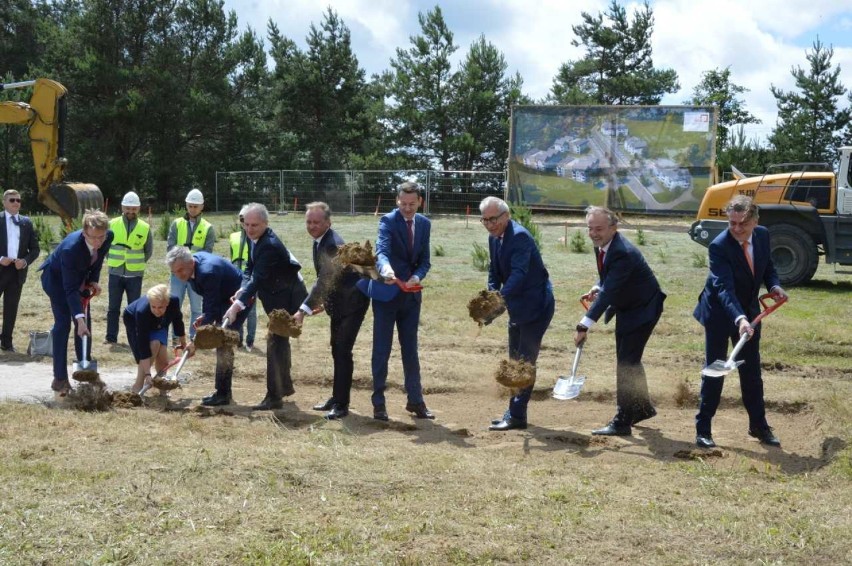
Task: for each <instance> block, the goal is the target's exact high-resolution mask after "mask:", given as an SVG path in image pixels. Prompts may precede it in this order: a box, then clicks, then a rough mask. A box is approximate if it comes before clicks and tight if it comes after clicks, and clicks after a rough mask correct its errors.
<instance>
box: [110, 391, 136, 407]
mask: <svg viewBox="0 0 852 566" xmlns="http://www.w3.org/2000/svg"><path fill="white" fill-rule="evenodd" d="M112 406H113V407H115V408H117V409H132V408H133V407H141V406H142V397H141V396H140V395H139V394H138V393H133V392H132V391H116V392H114V393H113V394H112Z"/></svg>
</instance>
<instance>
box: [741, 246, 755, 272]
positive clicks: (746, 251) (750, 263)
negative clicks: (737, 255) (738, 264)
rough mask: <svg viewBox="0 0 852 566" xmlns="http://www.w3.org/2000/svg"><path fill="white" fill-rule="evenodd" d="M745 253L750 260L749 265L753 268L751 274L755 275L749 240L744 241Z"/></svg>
mask: <svg viewBox="0 0 852 566" xmlns="http://www.w3.org/2000/svg"><path fill="white" fill-rule="evenodd" d="M743 254H745V258H746V262H748V267H749V269H751V274H752V275H754V262H753V261H752V259H751V254H750V253H748V240H746V241H745V242H743Z"/></svg>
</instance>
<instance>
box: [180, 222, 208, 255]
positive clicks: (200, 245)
mask: <svg viewBox="0 0 852 566" xmlns="http://www.w3.org/2000/svg"><path fill="white" fill-rule="evenodd" d="M211 226H212V224H210V223H209V222H207V221H206V220H204V219H203V218H201V219H200V220H199V221H198V224H196V225H195V232H193V233H192V242H191V244H190V246H189V250H190V251H193V252H197V251H203V250H204V242H205V241H206V240H207V232H209V231H210V227H211ZM188 231H189V220H187V219H186V218H178V219H177V242H176V243H177V245H178V246H185V245H186V234H187V232H188Z"/></svg>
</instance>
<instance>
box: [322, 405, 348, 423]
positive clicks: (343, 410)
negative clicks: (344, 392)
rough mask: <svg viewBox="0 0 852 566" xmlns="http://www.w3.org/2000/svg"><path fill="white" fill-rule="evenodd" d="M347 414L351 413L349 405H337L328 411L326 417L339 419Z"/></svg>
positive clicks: (334, 419)
mask: <svg viewBox="0 0 852 566" xmlns="http://www.w3.org/2000/svg"><path fill="white" fill-rule="evenodd" d="M347 415H349V407H347V406H346V405H335V406H334V407H332V408H331V410H330V411H329V412H328V413H326V415H325V418H326V419H328V420H330V421H336V420H337V419H342V418H343V417H345V416H347Z"/></svg>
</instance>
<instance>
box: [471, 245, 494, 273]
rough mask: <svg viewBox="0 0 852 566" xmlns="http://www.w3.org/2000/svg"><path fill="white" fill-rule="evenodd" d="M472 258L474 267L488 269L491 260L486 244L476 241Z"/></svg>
mask: <svg viewBox="0 0 852 566" xmlns="http://www.w3.org/2000/svg"><path fill="white" fill-rule="evenodd" d="M470 255H471V258H472V259H473V267H474V269H476V270H477V271H488V264H489V262H490V258H489V254H488V248H486V247H485V246H483V245H481V244H478V243H476V242H474V243H473V252H471V254H470Z"/></svg>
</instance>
